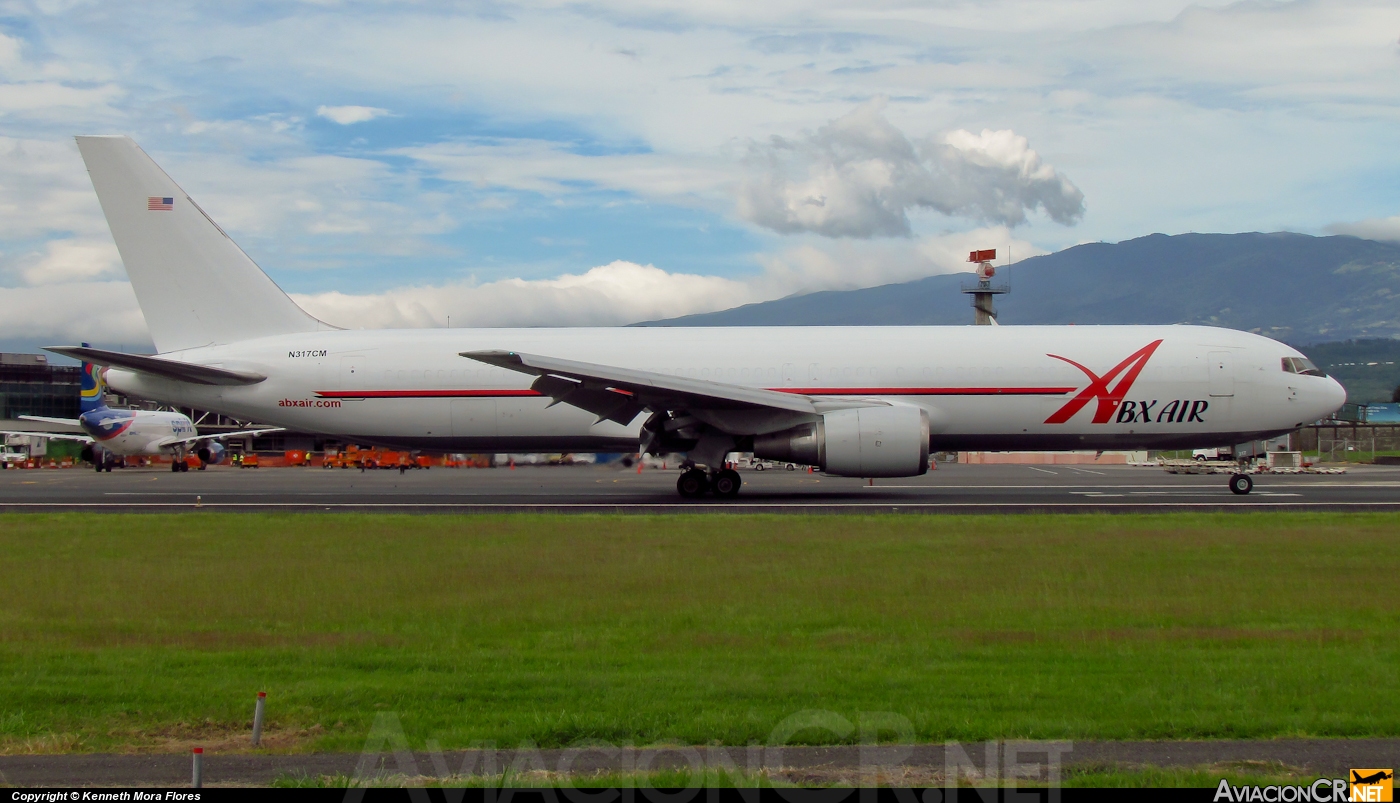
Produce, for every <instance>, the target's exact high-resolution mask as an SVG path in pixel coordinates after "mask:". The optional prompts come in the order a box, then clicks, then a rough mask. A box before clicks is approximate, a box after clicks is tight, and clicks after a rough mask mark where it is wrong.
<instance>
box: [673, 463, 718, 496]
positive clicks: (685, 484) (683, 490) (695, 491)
mask: <svg viewBox="0 0 1400 803" xmlns="http://www.w3.org/2000/svg"><path fill="white" fill-rule="evenodd" d="M709 489H710V480H709V478H708V477H706V476H705V472H703V471H701V470H700V469H698V468H692V469H691V470H689V471H687V472H685V473H683V474H681V476H680V479H678V480H676V491H677V492H679V493H680V495H681V496H684V497H685V498H686V499H695V498H697V497H701V496H704V495H705V492H706V491H708V490H709Z"/></svg>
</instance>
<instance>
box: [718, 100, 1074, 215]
mask: <svg viewBox="0 0 1400 803" xmlns="http://www.w3.org/2000/svg"><path fill="white" fill-rule="evenodd" d="M883 107H884V104H883V102H880V101H875V102H871V103H868V104H865V105H864V106H861V107H860V108H858V109H856V110H855V111H853V112H851V113H850V114H847V115H846V116H844V117H841V118H838V119H836V120H833V121H831V122H830V123H828V124H826V125H825V126H822V127H821V128H820V129H818V130H817V131H816V132H815V133H813V134H810V135H808V136H806V137H802V138H800V139H788V138H783V137H773V138H772V139H771V140H770V141H768V142H766V143H754V144H753V145H752V146H751V149H750V154H749V160H748V161H749V166H750V168H751V170H752V174H751V175H750V177H749V178H748V180H746V181H745V182H744V184H743V187H742V189H741V190H740V194H739V207H738V208H739V213H740V214H741V215H742V216H743V217H744V218H746V219H748V220H750V221H752V222H754V223H757V224H758V225H760V226H764V227H766V228H769V229H772V230H774V231H777V232H781V233H785V234H791V233H796V232H815V233H817V234H821V235H824V236H827V237H876V236H887V237H888V236H909V235H910V234H911V229H910V225H909V216H908V213H909V210H911V209H917V208H924V209H932V210H936V211H938V212H941V213H943V214H945V215H957V216H960V217H968V218H972V219H975V220H979V221H983V222H987V223H1000V224H1005V225H1009V226H1014V225H1017V224H1020V223H1023V222H1025V220H1026V212H1027V211H1033V210H1035V209H1043V210H1044V211H1045V213H1046V214H1047V215H1048V216H1049V217H1050V219H1052V220H1054V221H1055V222H1057V223H1061V224H1064V225H1072V224H1074V223H1075V222H1076V221H1078V220H1079V218H1080V217H1082V216H1083V214H1084V194H1083V193H1082V192H1080V191H1079V188H1077V187H1075V186H1074V184H1073V183H1071V182H1070V180H1069V179H1068V178H1066V177H1065V176H1063V175H1061V174H1060V173H1059V172H1057V171H1056V170H1055V169H1054V168H1053V167H1051V166H1050V165H1048V164H1045V163H1043V162H1042V161H1041V159H1040V156H1039V155H1038V154H1037V153H1036V152H1035V151H1033V150H1031V148H1030V144H1029V142H1028V141H1027V140H1026V138H1025V137H1023V136H1019V135H1017V134H1016V133H1015V132H1013V131H991V130H984V131H982V133H980V134H973V133H971V132H969V131H963V130H957V131H953V132H951V133H950V134H948V135H946V136H945V137H943V138H942V139H927V140H923V141H920V142H914V141H911V140H910V139H909V138H908V137H906V136H905V135H904V134H903V132H901V131H900V130H899V129H897V128H895V127H894V126H893V125H892V124H891V123H890V122H889V121H888V120H886V119H885V117H884V114H883Z"/></svg>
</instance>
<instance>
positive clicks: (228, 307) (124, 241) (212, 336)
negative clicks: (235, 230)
mask: <svg viewBox="0 0 1400 803" xmlns="http://www.w3.org/2000/svg"><path fill="white" fill-rule="evenodd" d="M77 140H78V150H79V151H81V152H82V154H83V161H84V162H86V163H87V168H88V174H89V175H90V176H91V177H92V186H93V188H95V189H96V190H97V199H98V200H99V201H100V202H101V203H102V213H103V214H104V215H106V217H107V225H108V226H110V227H111V229H112V238H113V239H114V240H116V242H117V250H118V251H120V252H121V256H122V263H123V264H125V265H126V275H127V276H128V277H129V278H130V279H131V285H132V287H133V288H135V290H136V300H137V302H138V303H140V305H141V312H142V314H143V315H144V316H145V317H146V326H147V327H148V328H149V329H150V331H151V339H152V340H153V341H155V344H156V350H157V351H161V352H166V351H178V350H180V349H187V348H194V347H197V346H206V345H210V344H217V343H233V342H237V341H239V340H248V339H251V338H255V337H263V336H265V335H275V334H291V333H295V332H314V331H317V330H319V329H333V328H335V327H332V326H329V325H327V324H324V323H321V322H320V321H318V320H316V319H315V318H313V317H311V316H310V315H308V314H307V313H306V312H305V311H304V310H303V309H302V308H301V307H298V306H297V305H296V303H295V302H293V301H292V300H291V299H290V298H288V297H287V294H286V293H284V292H282V288H280V287H278V286H277V285H276V284H274V283H273V281H272V280H271V279H269V278H268V276H267V274H265V273H263V272H262V269H261V268H259V267H258V266H257V263H255V262H253V260H252V259H250V258H249V257H248V255H247V254H245V253H243V249H241V248H239V247H238V245H237V244H236V243H234V241H233V240H232V239H230V238H229V236H228V235H227V234H225V233H224V231H223V229H221V228H219V227H218V226H217V225H216V224H215V223H214V221H213V220H212V219H211V218H210V217H209V216H208V215H206V214H205V213H204V210H203V209H200V208H199V206H198V205H196V204H195V202H194V201H193V200H191V199H190V197H189V196H188V195H186V194H185V192H184V190H181V189H180V187H179V186H178V185H176V184H175V182H174V181H172V180H171V179H170V177H169V176H167V175H166V174H165V171H163V170H161V169H160V167H159V166H158V165H157V164H156V163H155V162H154V161H152V160H151V157H149V156H147V155H146V152H145V151H143V150H141V148H140V147H139V146H138V145H137V144H136V143H135V142H134V141H132V139H131V138H130V137H77Z"/></svg>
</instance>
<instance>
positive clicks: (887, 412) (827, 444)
mask: <svg viewBox="0 0 1400 803" xmlns="http://www.w3.org/2000/svg"><path fill="white" fill-rule="evenodd" d="M928 439H929V425H928V413H927V412H925V411H924V410H921V409H920V408H918V407H908V406H898V405H896V406H892V407H861V408H857V409H854V410H837V411H836V412H833V413H826V414H825V415H823V416H822V417H821V420H820V421H817V422H816V423H813V424H803V425H801V426H798V427H793V428H792V429H786V430H783V431H782V432H774V433H772V434H769V435H756V436H754V439H753V454H754V457H761V458H763V459H765V460H778V461H781V462H786V463H805V464H807V465H811V466H817V467H818V468H820V469H821V470H822V471H825V472H826V473H828V474H837V475H840V476H843V477H915V476H918V475H920V474H925V473H927V472H928Z"/></svg>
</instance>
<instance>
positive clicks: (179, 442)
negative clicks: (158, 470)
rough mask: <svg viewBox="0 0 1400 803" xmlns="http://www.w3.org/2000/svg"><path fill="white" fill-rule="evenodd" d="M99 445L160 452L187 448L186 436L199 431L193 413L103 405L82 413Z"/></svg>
mask: <svg viewBox="0 0 1400 803" xmlns="http://www.w3.org/2000/svg"><path fill="white" fill-rule="evenodd" d="M78 423H79V425H80V426H81V427H82V429H83V431H84V432H85V433H87V434H88V435H89V436H91V437H92V438H93V439H94V440H95V441H96V445H97V446H100V447H101V448H102V449H103V450H105V451H108V452H111V453H112V454H116V455H158V454H174V453H176V452H177V451H180V452H183V449H184V445H185V440H184V439H187V438H190V437H192V436H194V435H196V434H198V433H197V432H196V431H195V427H194V424H193V423H192V422H191V421H190V419H189V416H186V415H184V414H182V413H170V412H164V411H156V410H113V409H109V408H105V407H104V408H101V409H98V410H91V411H89V412H86V413H83V414H82V415H81V416H79V417H78Z"/></svg>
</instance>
